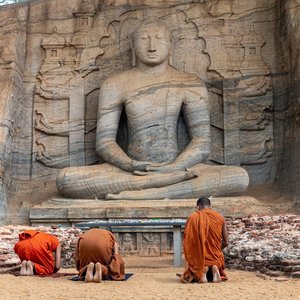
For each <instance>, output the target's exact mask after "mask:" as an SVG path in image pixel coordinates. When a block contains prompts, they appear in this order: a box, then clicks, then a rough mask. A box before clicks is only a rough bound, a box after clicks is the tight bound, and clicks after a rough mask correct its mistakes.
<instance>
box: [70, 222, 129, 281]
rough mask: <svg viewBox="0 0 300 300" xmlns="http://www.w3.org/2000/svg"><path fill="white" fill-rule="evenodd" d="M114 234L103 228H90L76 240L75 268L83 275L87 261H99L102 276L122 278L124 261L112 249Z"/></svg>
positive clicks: (115, 278) (123, 276)
mask: <svg viewBox="0 0 300 300" xmlns="http://www.w3.org/2000/svg"><path fill="white" fill-rule="evenodd" d="M114 244H115V237H114V235H113V234H112V233H111V232H109V231H107V230H103V229H96V228H93V229H90V230H88V231H86V232H85V233H84V234H83V235H82V236H81V237H80V238H79V240H78V243H77V248H76V251H75V262H76V269H77V270H78V271H79V276H80V277H84V276H85V271H86V268H87V266H88V264H89V263H91V262H93V263H97V262H100V263H101V265H102V277H105V276H107V275H109V276H110V277H111V278H112V279H114V280H124V278H125V270H124V261H123V259H122V257H121V256H120V255H119V254H116V253H115V251H114Z"/></svg>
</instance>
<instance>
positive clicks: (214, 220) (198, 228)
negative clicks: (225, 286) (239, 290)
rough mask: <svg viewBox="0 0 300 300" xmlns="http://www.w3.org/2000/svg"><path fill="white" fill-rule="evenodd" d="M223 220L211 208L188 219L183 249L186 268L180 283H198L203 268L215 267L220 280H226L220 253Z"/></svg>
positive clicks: (200, 211)
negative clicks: (217, 269)
mask: <svg viewBox="0 0 300 300" xmlns="http://www.w3.org/2000/svg"><path fill="white" fill-rule="evenodd" d="M224 222H225V220H224V218H223V216H221V215H220V214H219V213H217V212H216V211H214V210H212V209H211V208H205V209H201V210H198V211H196V212H194V213H192V214H191V215H190V217H189V218H188V220H187V222H186V225H185V230H184V235H183V249H184V256H185V259H186V262H187V267H186V269H185V271H184V273H183V275H182V276H181V281H182V282H192V281H195V282H199V281H200V279H201V278H202V276H203V273H204V267H212V266H213V265H216V266H217V267H218V268H219V272H220V275H221V278H222V280H227V277H226V274H225V272H224V268H225V262H224V254H223V251H222V230H223V224H224Z"/></svg>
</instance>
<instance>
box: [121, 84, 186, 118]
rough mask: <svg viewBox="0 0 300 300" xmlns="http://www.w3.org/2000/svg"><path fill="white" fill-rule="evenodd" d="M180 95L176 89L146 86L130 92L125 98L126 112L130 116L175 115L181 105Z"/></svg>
mask: <svg viewBox="0 0 300 300" xmlns="http://www.w3.org/2000/svg"><path fill="white" fill-rule="evenodd" d="M182 101H183V99H182V96H181V93H178V91H176V89H172V88H162V87H161V88H155V87H148V88H144V89H141V90H137V91H134V92H130V93H128V94H127V95H126V98H125V101H124V103H125V109H126V113H127V115H128V116H129V118H130V116H132V117H139V116H145V115H147V114H148V115H155V116H156V117H158V116H169V115H174V114H175V115H177V114H178V113H179V112H180V109H181V106H182Z"/></svg>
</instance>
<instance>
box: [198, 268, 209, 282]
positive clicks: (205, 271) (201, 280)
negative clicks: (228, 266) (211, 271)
mask: <svg viewBox="0 0 300 300" xmlns="http://www.w3.org/2000/svg"><path fill="white" fill-rule="evenodd" d="M207 271H208V267H204V270H203V276H202V278H201V279H200V281H199V282H200V283H207V282H208V281H207V276H206V274H207Z"/></svg>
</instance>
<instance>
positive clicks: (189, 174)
mask: <svg viewBox="0 0 300 300" xmlns="http://www.w3.org/2000/svg"><path fill="white" fill-rule="evenodd" d="M198 176H199V174H198V172H197V171H196V170H186V173H185V179H186V180H188V179H192V178H196V177H198Z"/></svg>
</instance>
